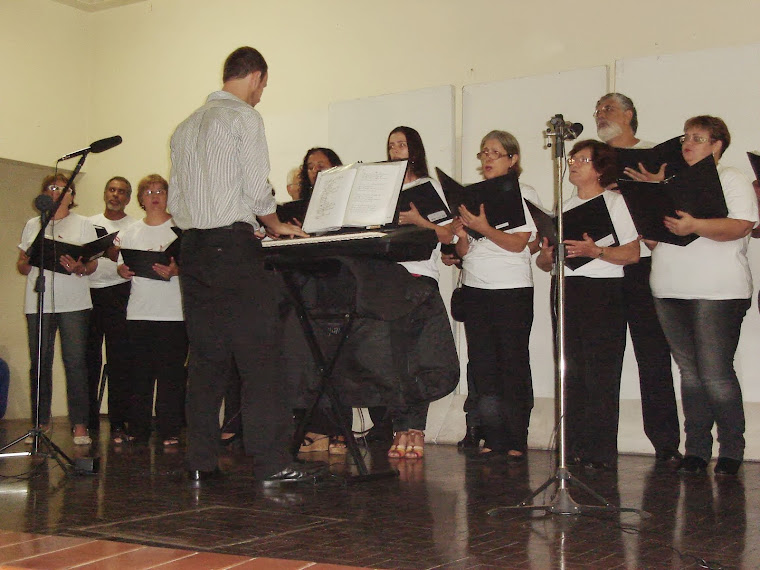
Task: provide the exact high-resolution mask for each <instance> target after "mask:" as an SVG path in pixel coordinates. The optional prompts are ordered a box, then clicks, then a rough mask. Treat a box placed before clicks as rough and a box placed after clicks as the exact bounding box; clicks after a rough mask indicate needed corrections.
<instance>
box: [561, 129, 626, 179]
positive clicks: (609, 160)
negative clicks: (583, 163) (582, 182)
mask: <svg viewBox="0 0 760 570" xmlns="http://www.w3.org/2000/svg"><path fill="white" fill-rule="evenodd" d="M585 149H590V150H591V165H592V166H593V167H594V170H596V171H597V172H598V173H599V184H600V185H601V186H603V187H607V186H609V185H610V184H612V183H613V182H615V180H617V153H615V150H614V149H613V148H612V147H611V146H610V145H608V144H607V143H603V142H601V141H597V140H594V139H586V140H582V141H578V142H577V143H575V145H573V149H572V150H571V151H570V156H575V155H576V154H578V153H579V152H580V151H582V150H585Z"/></svg>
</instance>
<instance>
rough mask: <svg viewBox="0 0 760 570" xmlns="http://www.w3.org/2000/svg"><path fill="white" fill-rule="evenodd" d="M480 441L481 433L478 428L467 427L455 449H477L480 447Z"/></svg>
mask: <svg viewBox="0 0 760 570" xmlns="http://www.w3.org/2000/svg"><path fill="white" fill-rule="evenodd" d="M482 439H483V433H482V430H481V429H480V426H467V432H466V433H465V434H464V437H463V438H462V439H461V440H460V441H459V442H458V443H457V447H458V448H459V449H477V448H478V447H480V441H481V440H482Z"/></svg>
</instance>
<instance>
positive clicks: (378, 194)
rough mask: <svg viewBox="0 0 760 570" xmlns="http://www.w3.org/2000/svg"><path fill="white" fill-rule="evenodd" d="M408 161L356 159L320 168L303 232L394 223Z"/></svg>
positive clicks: (312, 232)
mask: <svg viewBox="0 0 760 570" xmlns="http://www.w3.org/2000/svg"><path fill="white" fill-rule="evenodd" d="M406 166H407V161H406V160H401V161H398V162H368V163H361V162H357V163H354V164H349V165H346V166H336V167H334V168H331V169H329V170H323V171H322V172H320V173H319V174H318V175H317V181H316V183H315V184H314V191H313V192H312V195H311V201H310V202H309V207H308V209H307V210H306V217H305V219H304V222H303V230H304V231H305V232H306V233H309V234H314V233H325V232H329V231H334V230H339V229H341V228H344V227H371V226H384V225H386V224H390V223H392V222H393V217H394V215H395V213H396V204H397V203H398V197H399V193H400V192H401V186H402V185H403V183H404V175H405V174H406Z"/></svg>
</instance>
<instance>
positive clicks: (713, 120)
mask: <svg viewBox="0 0 760 570" xmlns="http://www.w3.org/2000/svg"><path fill="white" fill-rule="evenodd" d="M689 129H702V130H705V131H707V132H708V133H710V138H712V139H713V140H715V141H720V142H722V143H723V144H722V145H721V148H720V156H723V153H724V152H726V149H727V148H728V145H730V144H731V133H729V132H728V127H727V126H726V123H725V122H724V121H723V119H721V118H720V117H713V116H711V115H697V116H696V117H692V118H691V119H686V122H685V123H684V124H683V130H684V132H686V131H687V130H689ZM718 158H720V157H718Z"/></svg>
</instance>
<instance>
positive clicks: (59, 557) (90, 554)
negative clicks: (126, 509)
mask: <svg viewBox="0 0 760 570" xmlns="http://www.w3.org/2000/svg"><path fill="white" fill-rule="evenodd" d="M138 548H140V546H139V545H137V544H127V543H124V542H111V541H107V540H96V541H93V542H88V543H85V544H79V545H75V546H71V547H70V548H64V549H63V550H57V551H55V552H49V553H47V554H40V555H38V556H33V557H31V558H24V559H23V560H16V561H14V562H13V564H14V565H15V566H17V567H19V568H40V569H41V570H58V569H65V568H72V567H75V566H78V565H80V564H86V563H88V562H94V561H97V560H102V559H104V558H110V557H111V556H115V555H117V554H120V553H122V552H129V551H130V550H136V549H138Z"/></svg>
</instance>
